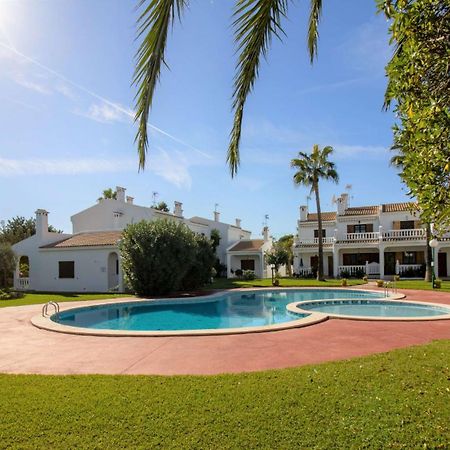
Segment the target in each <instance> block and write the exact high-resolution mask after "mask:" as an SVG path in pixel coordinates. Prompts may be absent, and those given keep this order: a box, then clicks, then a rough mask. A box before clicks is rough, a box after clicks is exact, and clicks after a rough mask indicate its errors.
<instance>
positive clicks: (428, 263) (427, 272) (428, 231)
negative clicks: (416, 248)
mask: <svg viewBox="0 0 450 450" xmlns="http://www.w3.org/2000/svg"><path fill="white" fill-rule="evenodd" d="M426 240H427V243H426V249H425V281H428V282H431V272H432V270H433V268H432V267H431V261H432V259H433V255H432V253H431V247H430V240H431V227H430V224H429V223H427V226H426Z"/></svg>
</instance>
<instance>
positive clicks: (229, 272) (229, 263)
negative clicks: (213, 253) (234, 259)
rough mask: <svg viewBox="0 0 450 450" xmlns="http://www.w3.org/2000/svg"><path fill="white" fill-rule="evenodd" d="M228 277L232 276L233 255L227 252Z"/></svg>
mask: <svg viewBox="0 0 450 450" xmlns="http://www.w3.org/2000/svg"><path fill="white" fill-rule="evenodd" d="M227 278H231V255H230V254H229V253H227Z"/></svg>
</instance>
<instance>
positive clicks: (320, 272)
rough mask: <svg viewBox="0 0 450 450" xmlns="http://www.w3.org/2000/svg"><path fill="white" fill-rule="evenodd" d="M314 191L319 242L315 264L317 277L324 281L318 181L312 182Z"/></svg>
mask: <svg viewBox="0 0 450 450" xmlns="http://www.w3.org/2000/svg"><path fill="white" fill-rule="evenodd" d="M314 193H315V194H316V208H317V228H318V229H317V233H318V236H317V237H318V239H317V240H318V243H319V258H318V264H317V279H318V280H319V281H324V276H323V241H322V215H321V210H320V195H319V181H318V180H317V181H316V182H315V183H314Z"/></svg>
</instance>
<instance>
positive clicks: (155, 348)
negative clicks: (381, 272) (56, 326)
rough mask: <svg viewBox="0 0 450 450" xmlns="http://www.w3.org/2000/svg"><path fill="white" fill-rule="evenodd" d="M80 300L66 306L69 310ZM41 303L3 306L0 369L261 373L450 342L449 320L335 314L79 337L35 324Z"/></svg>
mask: <svg viewBox="0 0 450 450" xmlns="http://www.w3.org/2000/svg"><path fill="white" fill-rule="evenodd" d="M401 292H404V293H406V294H407V300H420V301H430V302H437V303H446V304H450V293H442V292H427V291H412V290H409V291H407V290H403V291H401ZM116 301H117V299H116ZM89 303H91V302H89ZM92 303H94V302H92ZM75 304H76V303H71V304H68V303H67V304H66V303H65V304H64V307H67V306H70V305H75ZM83 304H86V305H87V304H88V302H83ZM41 308H42V305H30V306H21V307H8V308H1V309H0V372H4V373H39V374H87V373H98V374H161V375H173V374H217V373H224V372H242V371H258V370H265V369H275V368H284V367H294V366H301V365H304V364H311V363H320V362H324V361H331V360H338V359H347V358H352V357H355V356H362V355H368V354H371V353H378V352H385V351H388V350H392V349H394V348H401V347H408V346H411V345H415V344H424V343H427V342H430V341H432V340H433V339H450V321H449V320H446V321H445V320H440V321H430V322H363V321H356V320H354V321H353V320H333V319H331V320H328V321H326V322H323V323H320V324H317V325H312V326H310V327H306V328H299V329H290V330H285V331H277V332H265V333H254V334H245V335H226V336H199V337H157V338H154V337H142V338H141V337H137V338H133V337H96V336H76V335H69V334H62V333H55V332H51V331H44V330H40V329H37V328H35V327H34V326H33V325H31V323H30V318H31V317H32V316H34V315H36V314H39V312H40V310H41Z"/></svg>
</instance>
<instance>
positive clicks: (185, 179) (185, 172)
mask: <svg viewBox="0 0 450 450" xmlns="http://www.w3.org/2000/svg"><path fill="white" fill-rule="evenodd" d="M191 165H192V164H191V163H190V162H189V159H188V158H187V157H186V156H185V155H183V154H182V153H181V152H178V151H177V152H175V154H169V153H168V152H167V151H166V150H163V149H162V148H159V149H158V150H157V151H156V152H153V153H151V154H150V156H149V163H148V164H147V167H148V169H149V170H150V171H151V172H153V173H155V174H156V175H158V176H160V177H162V178H164V179H165V180H166V181H168V182H169V183H171V184H174V185H175V186H177V187H178V188H185V189H190V188H191V186H192V177H191V175H190V173H189V167H190V166H191Z"/></svg>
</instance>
